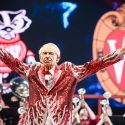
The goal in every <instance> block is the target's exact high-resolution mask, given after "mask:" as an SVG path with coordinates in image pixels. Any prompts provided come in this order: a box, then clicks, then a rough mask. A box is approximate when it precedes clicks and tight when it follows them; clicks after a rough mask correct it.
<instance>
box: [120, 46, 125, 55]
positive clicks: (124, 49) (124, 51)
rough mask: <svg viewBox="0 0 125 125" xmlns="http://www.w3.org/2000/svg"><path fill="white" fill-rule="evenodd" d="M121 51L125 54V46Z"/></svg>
mask: <svg viewBox="0 0 125 125" xmlns="http://www.w3.org/2000/svg"><path fill="white" fill-rule="evenodd" d="M120 51H121V53H122V54H123V55H124V54H125V46H124V47H122V48H121V49H120Z"/></svg>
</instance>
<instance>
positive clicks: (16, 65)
mask: <svg viewBox="0 0 125 125" xmlns="http://www.w3.org/2000/svg"><path fill="white" fill-rule="evenodd" d="M0 59H1V60H2V61H3V62H4V63H5V64H6V65H7V66H8V67H9V68H10V69H12V70H13V71H16V72H17V73H18V74H20V75H21V76H23V77H27V76H28V73H29V69H30V65H26V64H25V63H23V62H22V61H20V60H18V59H17V58H14V57H13V56H12V55H11V54H10V53H8V52H7V51H6V50H4V49H3V48H1V47H0Z"/></svg>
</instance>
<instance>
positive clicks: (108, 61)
mask: <svg viewBox="0 0 125 125" xmlns="http://www.w3.org/2000/svg"><path fill="white" fill-rule="evenodd" d="M122 59H123V54H122V53H121V52H120V50H119V49H118V50H117V51H115V52H113V53H110V54H108V55H105V56H104V57H101V58H98V59H96V60H91V61H89V62H87V63H85V64H84V65H78V66H76V65H74V64H72V66H71V67H72V72H73V74H74V76H75V77H76V78H77V79H78V81H81V80H82V79H84V78H86V77H88V76H89V75H91V74H93V73H95V72H97V71H99V70H100V69H103V68H105V67H107V66H110V65H112V64H114V63H116V62H118V61H120V60H122Z"/></svg>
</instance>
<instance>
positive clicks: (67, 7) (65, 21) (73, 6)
mask: <svg viewBox="0 0 125 125" xmlns="http://www.w3.org/2000/svg"><path fill="white" fill-rule="evenodd" d="M61 6H62V8H63V9H64V10H66V11H65V12H64V13H63V25H64V28H65V29H66V28H67V27H68V26H69V21H68V17H69V16H70V14H71V13H72V12H73V11H74V10H75V9H76V8H77V4H75V3H70V2H62V3H61Z"/></svg>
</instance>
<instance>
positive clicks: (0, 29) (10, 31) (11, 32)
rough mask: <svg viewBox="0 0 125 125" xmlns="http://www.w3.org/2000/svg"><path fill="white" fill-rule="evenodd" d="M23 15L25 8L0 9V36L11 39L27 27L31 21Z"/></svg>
mask: <svg viewBox="0 0 125 125" xmlns="http://www.w3.org/2000/svg"><path fill="white" fill-rule="evenodd" d="M25 15H26V11H25V10H19V11H0V37H1V38H3V39H6V40H11V39H13V38H15V36H16V34H18V33H22V32H24V31H25V30H26V29H27V28H29V26H30V24H31V22H32V21H31V20H30V19H29V18H28V17H27V16H25Z"/></svg>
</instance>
